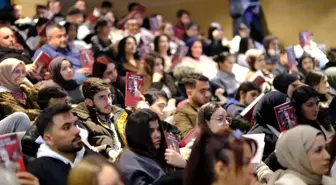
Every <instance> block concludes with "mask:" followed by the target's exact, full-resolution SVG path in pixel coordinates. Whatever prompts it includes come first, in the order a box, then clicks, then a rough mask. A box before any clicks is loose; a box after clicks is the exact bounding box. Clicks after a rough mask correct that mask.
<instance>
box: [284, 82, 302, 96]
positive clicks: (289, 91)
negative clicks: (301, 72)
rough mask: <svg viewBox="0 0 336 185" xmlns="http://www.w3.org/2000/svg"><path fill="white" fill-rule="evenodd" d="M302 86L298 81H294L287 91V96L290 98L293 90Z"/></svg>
mask: <svg viewBox="0 0 336 185" xmlns="http://www.w3.org/2000/svg"><path fill="white" fill-rule="evenodd" d="M302 85H304V83H302V82H301V81H300V80H296V81H294V82H293V83H291V84H290V85H289V86H288V89H287V96H288V97H289V98H291V97H292V95H293V92H294V91H295V89H297V88H299V87H301V86H302Z"/></svg>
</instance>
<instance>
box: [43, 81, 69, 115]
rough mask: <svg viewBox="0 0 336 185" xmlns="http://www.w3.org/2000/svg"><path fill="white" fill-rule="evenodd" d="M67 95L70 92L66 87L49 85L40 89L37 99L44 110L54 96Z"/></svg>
mask: <svg viewBox="0 0 336 185" xmlns="http://www.w3.org/2000/svg"><path fill="white" fill-rule="evenodd" d="M67 96H68V94H67V92H66V91H65V90H64V89H62V88H60V87H57V86H49V87H45V88H42V89H40V90H39V92H38V94H37V100H36V101H37V104H38V105H39V107H40V109H41V110H44V109H46V108H47V107H48V105H49V103H50V100H51V99H52V98H65V97H67Z"/></svg>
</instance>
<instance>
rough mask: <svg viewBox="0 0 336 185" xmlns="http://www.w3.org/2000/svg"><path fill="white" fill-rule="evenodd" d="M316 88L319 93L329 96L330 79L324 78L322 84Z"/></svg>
mask: <svg viewBox="0 0 336 185" xmlns="http://www.w3.org/2000/svg"><path fill="white" fill-rule="evenodd" d="M315 88H316V90H317V92H319V93H320V94H327V93H328V91H329V90H328V88H329V83H328V77H327V76H325V77H323V78H322V79H321V81H320V83H319V84H318V85H317V86H316V87H315Z"/></svg>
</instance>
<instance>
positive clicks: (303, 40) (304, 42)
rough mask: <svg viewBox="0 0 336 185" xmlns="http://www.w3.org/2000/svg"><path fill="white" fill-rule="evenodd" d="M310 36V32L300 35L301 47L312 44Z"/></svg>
mask: <svg viewBox="0 0 336 185" xmlns="http://www.w3.org/2000/svg"><path fill="white" fill-rule="evenodd" d="M310 35H311V32H308V31H305V32H300V33H299V39H300V45H301V47H302V48H303V47H304V46H306V45H309V44H310Z"/></svg>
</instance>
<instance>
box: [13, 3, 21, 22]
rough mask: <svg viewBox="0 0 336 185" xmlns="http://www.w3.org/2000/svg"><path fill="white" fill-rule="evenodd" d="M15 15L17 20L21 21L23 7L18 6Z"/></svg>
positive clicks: (15, 8)
mask: <svg viewBox="0 0 336 185" xmlns="http://www.w3.org/2000/svg"><path fill="white" fill-rule="evenodd" d="M13 14H14V17H15V18H17V19H20V18H21V17H22V6H21V5H16V6H15V7H14V12H13Z"/></svg>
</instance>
